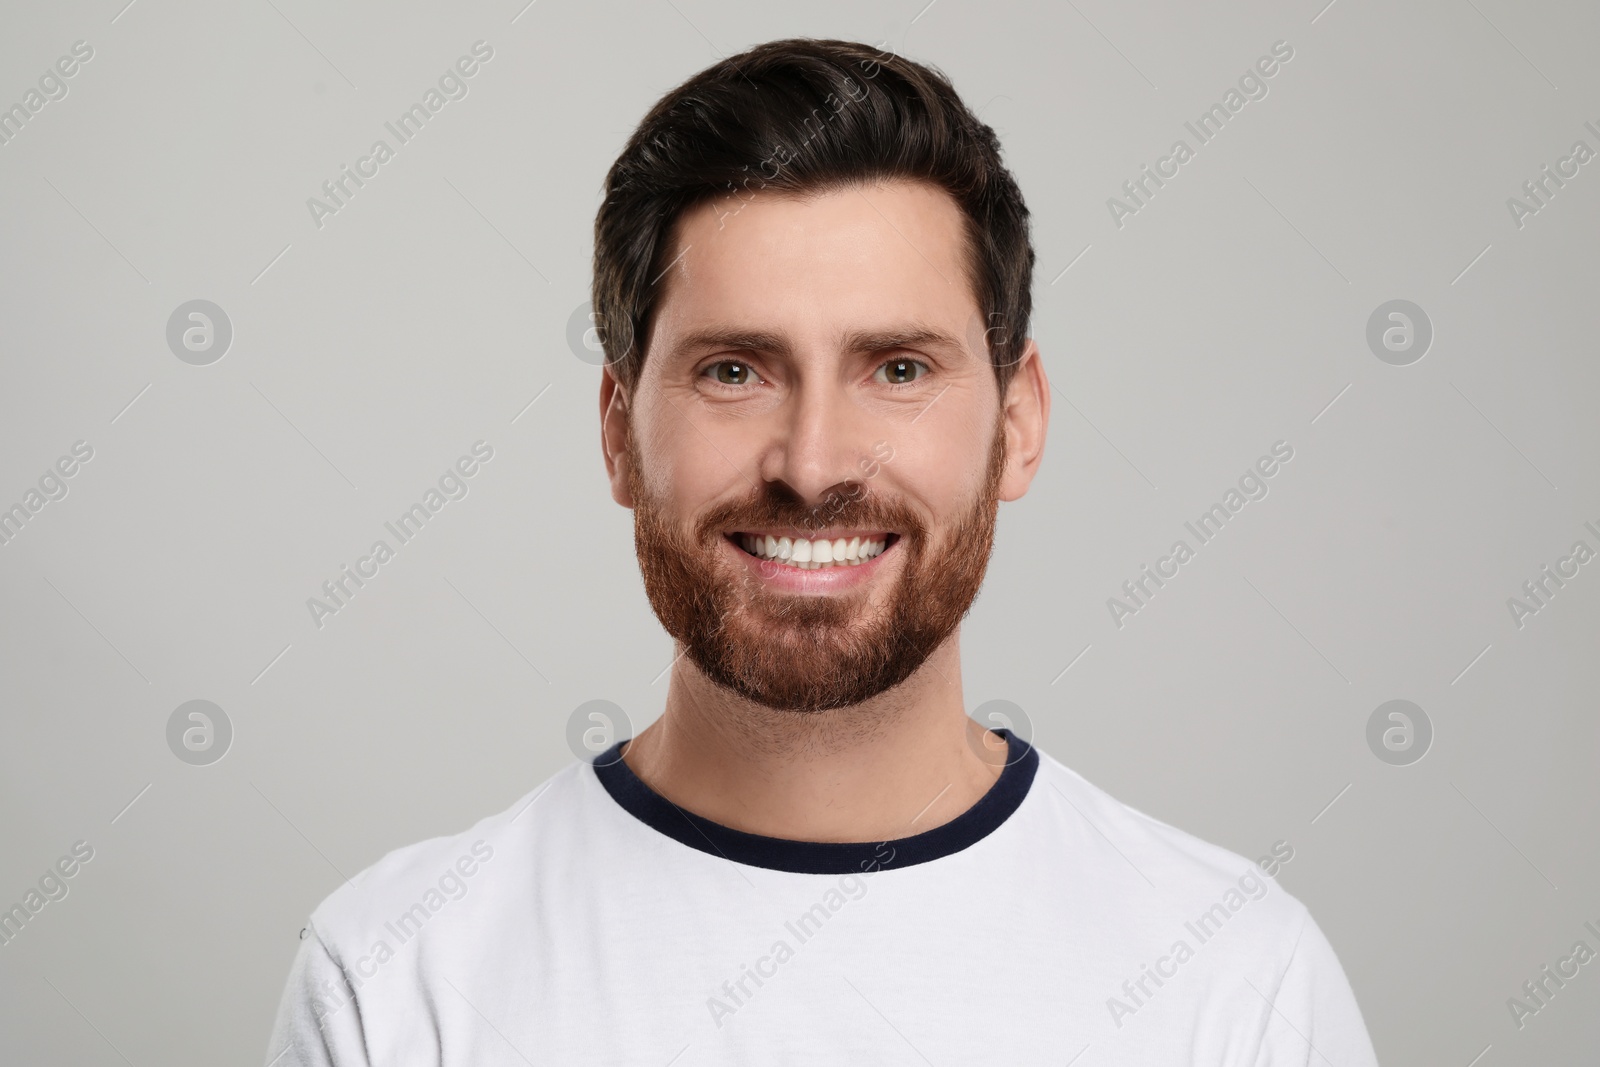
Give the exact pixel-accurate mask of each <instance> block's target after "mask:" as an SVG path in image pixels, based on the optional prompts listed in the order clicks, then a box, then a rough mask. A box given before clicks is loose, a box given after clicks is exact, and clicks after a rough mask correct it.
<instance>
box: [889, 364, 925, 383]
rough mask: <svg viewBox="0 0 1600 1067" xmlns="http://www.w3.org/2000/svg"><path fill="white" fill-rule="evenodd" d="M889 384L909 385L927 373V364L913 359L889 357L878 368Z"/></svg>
mask: <svg viewBox="0 0 1600 1067" xmlns="http://www.w3.org/2000/svg"><path fill="white" fill-rule="evenodd" d="M878 370H879V371H881V372H882V373H883V374H884V376H885V377H884V379H883V380H884V381H886V382H888V383H889V384H890V385H909V384H911V383H912V382H914V381H916V380H917V379H918V378H920V377H922V375H923V374H925V373H927V370H928V366H927V364H925V363H923V362H921V361H920V360H915V359H891V360H890V361H889V362H887V363H885V364H884V365H883V366H881V367H879V368H878Z"/></svg>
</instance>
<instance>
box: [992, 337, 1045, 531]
mask: <svg viewBox="0 0 1600 1067" xmlns="http://www.w3.org/2000/svg"><path fill="white" fill-rule="evenodd" d="M1001 405H1002V423H1001V431H1002V432H1003V433H1004V434H1005V435H1006V469H1005V474H1004V475H1002V477H1001V480H1000V499H1001V500H1016V499H1018V498H1020V497H1021V496H1022V495H1023V494H1024V493H1026V492H1027V491H1028V486H1029V485H1031V484H1032V483H1033V476H1034V474H1035V473H1036V472H1037V471H1038V470H1039V464H1040V463H1041V462H1042V461H1043V460H1044V438H1045V432H1046V431H1047V430H1048V429H1049V426H1050V380H1049V379H1048V378H1047V377H1045V373H1044V360H1043V358H1041V357H1040V355H1039V346H1038V345H1036V344H1035V343H1034V341H1033V338H1031V337H1030V338H1028V344H1027V346H1026V347H1025V348H1024V349H1023V350H1022V358H1021V359H1019V360H1018V361H1017V369H1016V370H1015V371H1014V372H1013V373H1012V375H1011V382H1010V384H1009V385H1007V386H1006V395H1005V396H1004V397H1002V398H1001Z"/></svg>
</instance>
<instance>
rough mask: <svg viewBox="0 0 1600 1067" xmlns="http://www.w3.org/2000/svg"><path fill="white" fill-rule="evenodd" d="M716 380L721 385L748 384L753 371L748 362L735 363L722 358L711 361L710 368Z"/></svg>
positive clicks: (753, 374) (753, 375) (753, 373)
mask: <svg viewBox="0 0 1600 1067" xmlns="http://www.w3.org/2000/svg"><path fill="white" fill-rule="evenodd" d="M709 369H710V370H711V372H712V374H713V375H714V376H715V378H716V380H717V381H719V382H721V383H722V384H723V385H749V384H750V381H751V379H752V378H754V377H755V372H754V371H752V370H751V369H750V365H749V364H748V363H735V362H733V361H732V360H723V361H722V362H721V363H713V364H712V365H711V366H710V368H709Z"/></svg>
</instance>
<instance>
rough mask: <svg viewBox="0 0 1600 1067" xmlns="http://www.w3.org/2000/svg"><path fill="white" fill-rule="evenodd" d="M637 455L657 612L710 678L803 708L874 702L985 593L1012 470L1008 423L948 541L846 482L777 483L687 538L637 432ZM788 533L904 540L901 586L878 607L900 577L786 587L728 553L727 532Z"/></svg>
mask: <svg viewBox="0 0 1600 1067" xmlns="http://www.w3.org/2000/svg"><path fill="white" fill-rule="evenodd" d="M627 447H628V458H629V465H628V470H629V476H628V482H629V489H630V491H631V493H632V495H633V500H634V547H635V548H636V550H637V552H638V555H639V570H640V572H641V574H642V575H643V577H644V587H645V593H646V595H647V596H648V597H649V599H650V606H651V608H652V609H654V611H655V613H656V617H657V618H658V619H660V620H661V625H662V626H663V627H664V628H665V629H666V631H667V633H669V634H671V635H672V636H673V637H674V638H675V639H677V641H679V642H680V643H681V644H682V645H683V648H684V655H687V656H688V657H689V659H690V660H691V661H692V662H693V663H694V665H695V666H696V667H698V668H699V669H700V670H701V672H702V673H704V674H705V676H706V677H707V678H709V679H710V680H711V681H712V682H713V683H715V684H716V685H718V686H720V687H722V688H724V689H726V690H729V691H731V692H732V693H735V694H737V695H738V696H740V697H743V698H744V699H746V700H749V701H752V702H753V703H756V704H759V705H761V706H763V707H767V708H771V709H774V710H777V711H794V712H822V711H829V710H832V709H834V708H842V707H849V706H852V705H856V704H861V703H863V702H865V701H867V700H869V699H871V698H873V697H876V696H878V695H879V694H880V693H884V692H887V691H888V690H890V689H893V688H894V687H895V686H897V685H899V684H900V683H901V682H904V681H905V680H906V679H907V678H909V677H910V676H911V675H912V674H913V673H914V672H915V671H916V670H917V669H918V668H919V667H921V666H922V664H923V663H924V662H925V661H926V660H927V658H928V657H929V656H930V655H931V654H932V653H933V652H934V650H935V649H937V648H938V647H939V646H940V645H941V644H943V643H944V642H945V640H946V639H947V638H948V637H949V636H950V635H951V634H952V633H954V632H955V629H956V627H957V626H959V625H960V623H961V620H962V619H963V618H965V617H966V615H967V613H968V612H969V611H970V610H971V609H972V604H973V601H974V600H976V599H977V595H978V589H979V587H980V586H982V584H983V577H984V573H985V572H986V571H987V569H988V565H989V557H990V554H991V553H992V551H993V549H994V532H995V518H996V515H997V513H998V511H999V503H1000V498H999V489H1000V480H1001V476H1002V475H1003V474H1004V472H1005V458H1006V444H1005V432H1004V423H1003V421H1002V420H1001V419H997V420H996V423H995V428H994V435H993V443H992V445H991V447H990V450H989V458H988V470H987V471H986V472H985V476H984V481H983V486H982V488H981V489H980V490H979V491H978V493H977V494H976V495H975V496H974V498H973V499H972V500H971V501H970V502H968V503H967V504H966V505H965V507H963V508H962V509H961V511H960V512H959V513H958V515H957V516H956V519H955V521H953V522H952V523H951V524H950V525H949V526H948V527H947V528H946V529H945V530H944V531H943V536H942V537H941V538H940V539H939V540H938V542H937V543H934V541H933V540H932V535H931V533H930V531H929V530H928V528H927V525H926V524H925V523H924V522H923V521H922V520H921V518H920V517H919V516H918V515H917V513H916V512H915V511H914V510H912V508H911V507H910V506H909V505H907V504H905V503H903V502H901V501H898V500H894V499H891V498H886V497H883V496H880V495H879V494H876V493H868V492H866V491H865V489H866V483H865V482H860V481H850V482H845V483H843V484H844V485H845V486H846V487H848V488H847V489H846V490H845V491H842V492H830V493H829V495H828V497H827V499H826V500H825V501H824V502H823V503H822V504H817V505H808V504H806V503H805V502H804V501H802V500H800V499H799V498H798V497H797V496H796V495H795V494H794V493H793V491H792V490H790V489H789V488H788V487H787V486H785V485H783V484H782V483H775V482H764V483H762V484H761V486H760V487H759V488H758V489H757V491H756V492H755V493H753V494H751V495H750V496H749V497H746V498H745V499H742V500H735V501H729V502H728V503H725V504H720V505H718V506H716V507H714V508H712V509H711V510H710V511H708V512H706V514H704V515H703V516H701V517H700V519H699V520H698V521H697V522H696V523H695V525H694V530H693V532H692V534H684V533H682V532H680V531H679V530H678V529H677V528H676V527H675V526H674V525H672V523H670V522H669V521H668V519H667V517H666V515H665V514H664V513H663V511H662V510H661V508H660V506H659V503H658V502H657V501H656V500H655V499H653V498H652V497H651V496H650V495H649V493H648V492H646V491H645V487H644V482H643V479H642V476H641V475H640V464H639V459H640V457H639V455H638V453H637V451H636V450H635V446H634V442H633V438H632V435H630V436H629V438H628V446H627ZM884 462H888V461H884ZM780 527H795V528H799V529H802V530H806V529H813V530H818V531H821V530H823V529H827V528H830V527H832V528H836V529H837V528H861V529H869V530H887V531H893V532H895V533H896V534H898V540H896V541H895V542H894V543H893V546H892V547H893V550H894V551H896V552H898V553H900V554H901V555H902V557H903V558H902V559H901V560H900V561H899V562H900V570H899V573H898V575H896V576H895V577H894V579H893V582H894V584H893V588H891V589H889V590H888V591H887V595H886V596H885V597H884V598H883V603H881V604H878V605H873V604H872V603H871V602H870V600H871V593H872V586H874V585H877V584H880V583H881V582H882V581H884V579H885V578H886V577H887V575H885V576H883V577H876V576H875V577H874V578H872V579H870V580H868V581H866V582H863V583H861V584H860V585H858V586H855V587H854V588H850V589H845V590H842V591H839V592H837V593H825V594H820V595H818V594H810V595H801V594H795V593H787V592H781V591H778V590H774V589H771V588H767V587H766V583H765V581H764V580H763V579H761V578H757V577H754V576H752V575H751V573H750V571H749V568H748V567H747V566H743V565H732V566H731V565H730V563H729V561H728V560H726V559H724V558H723V553H724V551H725V550H724V548H723V547H722V543H723V541H724V540H725V535H726V534H729V533H733V532H735V531H741V530H752V529H763V528H769V529H770V528H780ZM761 566H762V567H763V568H774V567H778V566H783V564H779V563H777V562H775V561H774V562H771V563H763V564H761ZM768 573H770V571H769V572H768Z"/></svg>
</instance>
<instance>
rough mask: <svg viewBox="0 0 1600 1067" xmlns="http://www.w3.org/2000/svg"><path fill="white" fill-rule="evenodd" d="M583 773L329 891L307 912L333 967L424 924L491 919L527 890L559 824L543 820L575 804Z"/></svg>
mask: <svg viewBox="0 0 1600 1067" xmlns="http://www.w3.org/2000/svg"><path fill="white" fill-rule="evenodd" d="M585 772H589V773H588V778H590V779H592V778H593V774H592V772H590V770H589V768H588V767H587V766H586V765H584V764H581V763H573V764H570V765H568V766H567V767H564V768H562V769H561V770H559V771H557V772H556V773H555V774H553V775H551V776H550V777H549V778H547V779H546V780H545V781H543V782H541V783H540V784H539V785H538V786H536V787H535V788H533V789H531V790H529V791H528V792H527V793H525V794H523V795H522V796H520V797H518V798H517V800H516V802H515V803H513V804H512V805H510V806H509V807H507V808H506V809H505V810H503V811H500V812H496V813H495V814H493V815H489V816H486V817H484V818H482V819H479V820H478V821H477V822H475V823H473V824H472V825H471V826H470V827H468V828H466V829H464V830H461V831H459V832H457V833H454V834H446V835H441V836H439V837H433V838H429V839H427V840H423V841H418V842H415V843H413V844H409V845H405V846H403V847H400V848H396V849H393V850H392V851H390V852H388V853H386V854H385V855H384V856H383V857H382V858H381V859H379V860H378V861H377V862H376V863H374V864H372V865H371V866H369V867H367V868H366V869H364V870H362V871H361V872H360V873H359V874H357V875H355V876H354V877H352V878H350V879H348V880H347V881H345V882H344V884H342V885H340V886H339V887H338V888H336V889H335V890H333V892H331V893H330V894H329V895H328V896H327V897H326V898H325V899H324V900H323V901H322V902H321V903H320V904H319V905H318V906H317V907H316V908H315V909H314V910H313V911H312V913H311V928H312V930H313V931H315V932H316V934H317V936H318V938H319V939H320V940H321V941H322V942H323V944H324V945H325V946H326V947H327V949H328V951H329V953H330V954H331V955H332V956H333V957H334V959H335V960H337V961H339V962H341V963H344V962H346V961H345V959H344V957H345V956H346V955H348V954H349V953H351V952H356V951H362V950H365V949H366V948H367V947H368V946H371V945H373V944H375V943H377V942H380V941H385V942H391V943H392V942H394V941H395V940H396V939H397V938H398V939H400V940H405V939H409V938H411V937H414V936H415V935H416V934H417V933H419V932H420V931H421V928H422V927H423V926H424V925H429V926H433V925H440V926H443V925H456V924H458V923H460V922H462V921H463V920H464V919H465V918H466V917H467V916H469V915H478V916H483V915H485V914H486V913H491V912H492V911H493V909H494V907H495V906H496V903H497V902H499V901H503V900H504V899H506V898H507V897H508V895H510V894H514V893H515V892H516V889H515V888H514V887H517V886H523V887H525V886H526V885H527V881H528V878H529V877H530V876H531V873H532V871H533V869H534V868H535V867H536V866H537V855H538V853H539V851H540V848H541V845H542V844H543V843H544V841H545V838H546V837H547V836H548V835H547V833H546V831H547V830H548V829H549V828H550V827H551V826H552V825H558V824H559V822H560V820H559V819H551V818H550V815H549V813H550V812H552V811H556V810H561V811H563V812H565V813H570V812H571V811H572V808H573V806H574V805H576V804H581V803H582V801H583V795H584V792H585V788H586V785H590V786H592V785H593V783H592V782H588V783H586V781H585V777H584V775H585Z"/></svg>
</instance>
